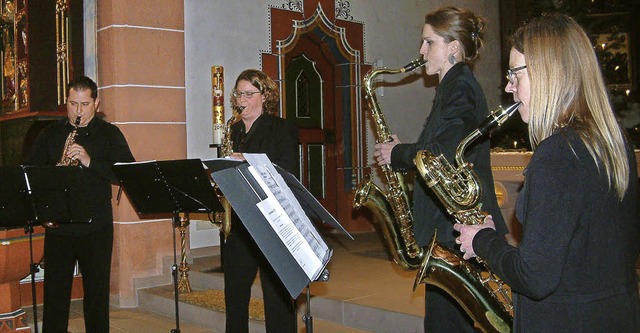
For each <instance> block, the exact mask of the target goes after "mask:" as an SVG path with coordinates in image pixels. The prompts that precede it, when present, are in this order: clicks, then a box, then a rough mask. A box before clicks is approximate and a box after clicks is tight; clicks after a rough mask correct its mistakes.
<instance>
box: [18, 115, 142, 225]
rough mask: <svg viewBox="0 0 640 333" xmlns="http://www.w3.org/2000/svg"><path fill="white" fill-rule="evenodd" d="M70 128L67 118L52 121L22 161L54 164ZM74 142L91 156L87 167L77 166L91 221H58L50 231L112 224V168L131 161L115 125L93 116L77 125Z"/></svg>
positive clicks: (114, 180) (115, 180)
mask: <svg viewBox="0 0 640 333" xmlns="http://www.w3.org/2000/svg"><path fill="white" fill-rule="evenodd" d="M72 130H73V126H72V125H71V124H69V122H68V121H67V119H64V120H60V121H56V122H54V123H52V124H50V125H48V126H47V127H45V128H44V129H43V130H42V132H41V133H40V134H39V135H38V137H37V138H36V140H35V143H34V145H33V148H32V149H31V152H30V154H29V156H28V158H27V160H26V161H25V164H26V165H32V166H55V165H56V164H57V163H58V161H59V160H60V157H61V156H62V150H63V149H64V145H65V141H66V140H67V136H68V135H69V133H71V131H72ZM76 143H78V144H79V145H81V146H83V147H84V149H85V150H86V151H87V154H89V156H90V157H91V163H90V164H89V167H88V168H87V167H83V166H81V167H79V168H78V172H79V173H80V174H81V177H80V179H81V180H82V182H81V186H82V187H83V189H81V190H82V191H84V192H83V193H86V194H87V196H86V197H85V198H84V199H86V202H87V205H88V206H89V211H90V213H91V217H92V221H91V223H89V224H85V223H73V224H64V223H61V224H60V225H59V227H58V228H57V229H50V232H53V233H56V234H60V235H84V234H89V233H92V232H96V231H100V230H102V229H103V228H106V227H108V226H110V225H112V223H113V212H112V208H111V184H112V183H115V182H117V178H116V176H115V174H114V173H113V171H112V167H113V164H115V163H116V162H133V161H134V158H133V155H132V154H131V150H130V149H129V145H128V144H127V141H126V139H125V137H124V135H123V134H122V132H121V131H120V129H119V128H118V127H116V126H115V125H113V124H110V123H108V122H106V121H104V120H102V119H99V118H96V117H94V118H93V119H92V120H91V121H90V122H89V124H88V125H87V126H86V127H80V128H78V132H77V136H76Z"/></svg>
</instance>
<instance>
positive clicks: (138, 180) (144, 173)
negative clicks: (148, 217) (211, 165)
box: [113, 159, 223, 333]
mask: <svg viewBox="0 0 640 333" xmlns="http://www.w3.org/2000/svg"><path fill="white" fill-rule="evenodd" d="M113 172H114V173H115V174H116V176H117V177H118V179H119V180H120V182H121V184H122V186H123V187H124V189H125V191H126V192H127V194H128V195H129V199H131V203H132V204H133V206H134V207H135V208H136V210H137V212H138V214H139V215H140V214H172V223H173V228H174V232H173V266H172V267H171V273H172V277H173V286H174V301H175V312H176V328H175V329H172V330H171V332H173V333H179V332H180V313H179V308H178V307H179V305H178V303H179V299H178V263H177V262H178V261H177V254H176V233H175V228H177V227H179V226H180V216H179V213H191V212H207V213H211V212H214V211H220V210H222V209H223V208H222V205H221V204H220V201H219V200H218V198H217V197H216V195H215V193H214V191H213V185H212V184H211V182H210V181H209V177H208V175H207V173H206V172H205V170H204V167H203V166H202V161H200V160H199V159H188V160H173V161H148V162H139V163H137V162H134V163H117V164H116V165H114V166H113Z"/></svg>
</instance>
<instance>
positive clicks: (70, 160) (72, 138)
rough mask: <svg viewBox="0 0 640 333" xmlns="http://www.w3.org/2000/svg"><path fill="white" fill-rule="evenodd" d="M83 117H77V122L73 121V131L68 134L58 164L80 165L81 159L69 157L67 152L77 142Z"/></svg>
mask: <svg viewBox="0 0 640 333" xmlns="http://www.w3.org/2000/svg"><path fill="white" fill-rule="evenodd" d="M81 118H82V117H80V116H78V117H76V120H75V122H74V123H73V131H71V133H69V135H68V136H67V140H65V142H64V148H62V156H60V160H59V161H58V163H57V164H56V166H78V164H79V161H78V160H77V159H75V158H71V157H67V153H68V152H69V149H71V146H72V145H73V144H74V143H76V138H77V136H78V126H80V119H81Z"/></svg>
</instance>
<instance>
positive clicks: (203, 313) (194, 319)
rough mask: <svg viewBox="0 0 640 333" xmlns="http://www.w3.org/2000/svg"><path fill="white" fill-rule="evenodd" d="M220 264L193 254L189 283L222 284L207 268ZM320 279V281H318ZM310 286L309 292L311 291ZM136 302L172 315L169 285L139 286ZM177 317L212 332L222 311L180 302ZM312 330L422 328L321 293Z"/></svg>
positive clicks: (260, 327)
mask: <svg viewBox="0 0 640 333" xmlns="http://www.w3.org/2000/svg"><path fill="white" fill-rule="evenodd" d="M219 265H220V260H219V256H218V255H203V256H197V254H196V256H195V257H194V258H193V263H192V264H190V265H189V268H190V271H189V284H190V286H191V289H192V290H206V289H216V290H222V289H223V288H224V282H223V280H224V279H223V275H222V273H221V272H211V270H212V268H217V267H219ZM319 283H320V282H319ZM313 289H314V288H313V286H312V292H313ZM252 296H253V297H256V298H261V297H262V292H261V288H260V284H259V281H256V283H254V286H253V288H252ZM138 302H139V306H140V308H141V309H144V310H147V311H151V312H155V313H158V314H161V315H163V316H167V317H173V318H175V300H174V298H173V285H164V286H160V287H155V288H147V289H139V290H138ZM298 307H299V318H300V319H299V320H300V321H299V323H300V324H299V326H298V327H299V328H300V332H305V327H304V323H303V322H302V315H303V314H304V312H305V311H306V297H305V295H304V294H303V295H301V297H299V299H298ZM179 310H180V316H179V318H180V321H181V322H185V323H190V324H194V325H200V326H203V327H207V328H210V329H212V330H213V331H214V332H223V331H224V321H225V318H224V313H223V312H219V311H215V310H211V309H208V308H202V307H198V306H195V305H191V304H187V303H184V302H180V303H179ZM311 316H312V319H313V330H315V331H316V332H336V333H338V332H345V333H347V332H348V333H351V332H422V326H423V318H422V317H421V316H416V315H411V314H405V313H399V312H396V311H390V310H387V309H382V308H379V307H374V306H368V305H366V304H359V303H358V302H357V301H355V300H353V299H334V298H329V297H322V296H313V295H312V297H311ZM249 326H250V331H251V332H264V322H262V321H260V320H251V321H250V323H249Z"/></svg>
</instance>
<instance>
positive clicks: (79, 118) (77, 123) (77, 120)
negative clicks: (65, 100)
mask: <svg viewBox="0 0 640 333" xmlns="http://www.w3.org/2000/svg"><path fill="white" fill-rule="evenodd" d="M80 120H82V117H81V116H77V117H76V121H74V122H73V126H75V127H78V126H80Z"/></svg>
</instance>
